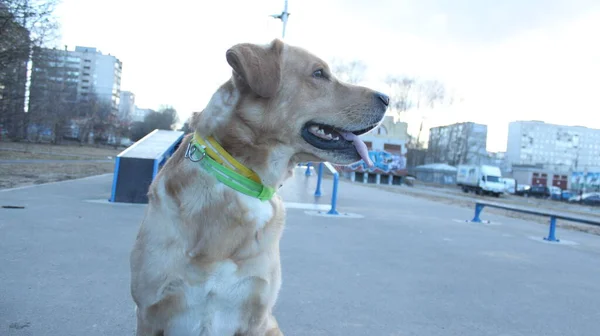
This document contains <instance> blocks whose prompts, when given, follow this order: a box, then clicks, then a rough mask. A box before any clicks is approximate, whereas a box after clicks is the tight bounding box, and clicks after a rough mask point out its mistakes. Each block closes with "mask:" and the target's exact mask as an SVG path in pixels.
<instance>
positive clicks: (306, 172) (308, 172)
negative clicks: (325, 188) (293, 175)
mask: <svg viewBox="0 0 600 336" xmlns="http://www.w3.org/2000/svg"><path fill="white" fill-rule="evenodd" d="M311 165H312V163H310V162H308V163H307V164H306V171H305V172H304V175H306V176H310V175H312V174H311V172H310V166H311Z"/></svg>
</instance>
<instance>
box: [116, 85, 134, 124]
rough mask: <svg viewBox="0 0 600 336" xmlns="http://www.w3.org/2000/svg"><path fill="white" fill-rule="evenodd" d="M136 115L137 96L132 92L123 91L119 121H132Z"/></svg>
mask: <svg viewBox="0 0 600 336" xmlns="http://www.w3.org/2000/svg"><path fill="white" fill-rule="evenodd" d="M134 113H135V95H134V94H133V92H130V91H121V98H120V101H119V119H121V120H131V118H132V117H133V115H134Z"/></svg>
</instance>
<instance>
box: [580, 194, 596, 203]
mask: <svg viewBox="0 0 600 336" xmlns="http://www.w3.org/2000/svg"><path fill="white" fill-rule="evenodd" d="M581 203H583V204H585V205H592V206H600V195H598V194H596V195H591V196H588V197H586V198H584V199H583V201H581Z"/></svg>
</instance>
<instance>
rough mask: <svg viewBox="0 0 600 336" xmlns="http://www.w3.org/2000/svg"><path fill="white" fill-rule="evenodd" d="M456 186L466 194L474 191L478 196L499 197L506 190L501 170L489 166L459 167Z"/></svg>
mask: <svg viewBox="0 0 600 336" xmlns="http://www.w3.org/2000/svg"><path fill="white" fill-rule="evenodd" d="M456 184H457V185H458V186H459V187H461V188H462V190H463V191H464V192H466V193H468V192H469V191H472V192H474V193H476V194H477V195H482V194H483V195H494V196H496V197H499V196H500V195H502V194H503V193H504V190H505V186H504V183H503V182H502V173H501V172H500V168H499V167H495V166H487V165H459V166H458V170H457V172H456Z"/></svg>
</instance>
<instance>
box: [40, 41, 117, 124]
mask: <svg viewBox="0 0 600 336" xmlns="http://www.w3.org/2000/svg"><path fill="white" fill-rule="evenodd" d="M32 64H33V69H32V81H31V90H32V93H31V95H32V97H34V96H35V95H39V94H40V92H42V91H44V90H46V89H47V86H48V85H54V86H56V88H54V89H53V90H50V92H52V91H55V90H57V89H60V90H71V89H72V86H73V87H74V89H75V92H76V93H75V100H77V101H84V100H91V99H96V100H98V101H99V102H101V103H104V104H109V105H110V108H111V110H112V112H113V113H114V114H116V113H117V111H118V110H119V101H120V95H121V72H122V67H123V66H122V63H121V61H120V60H119V59H118V58H116V57H115V56H112V55H104V54H102V53H101V52H100V51H98V50H96V48H91V47H81V46H76V47H75V50H74V51H71V50H67V48H66V47H65V49H64V50H59V49H47V48H40V49H38V50H37V51H35V54H34V58H33V62H32ZM65 87H68V88H65ZM34 98H35V97H34ZM38 100H39V99H38Z"/></svg>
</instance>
